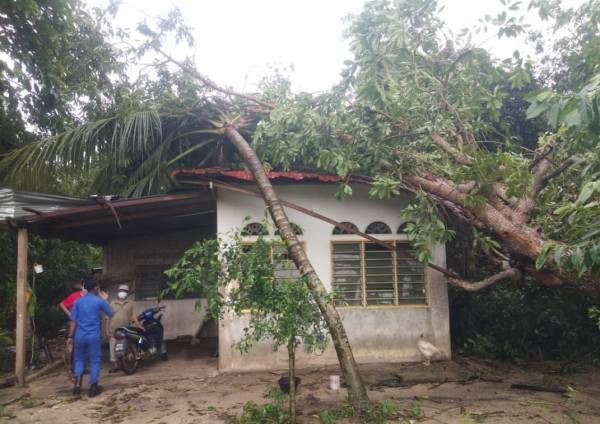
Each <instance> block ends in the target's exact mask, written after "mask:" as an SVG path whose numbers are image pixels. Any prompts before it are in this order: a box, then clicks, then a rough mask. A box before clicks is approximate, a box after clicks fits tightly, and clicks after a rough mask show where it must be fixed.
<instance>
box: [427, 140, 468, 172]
mask: <svg viewBox="0 0 600 424" xmlns="http://www.w3.org/2000/svg"><path fill="white" fill-rule="evenodd" d="M431 139H432V140H433V142H434V143H435V144H437V145H438V146H440V147H441V148H442V150H443V151H445V152H446V153H448V154H449V155H450V156H452V157H453V158H454V160H455V161H456V162H458V163H460V164H461V165H472V164H473V158H472V157H470V156H469V155H466V154H464V153H462V152H461V151H460V150H458V149H457V148H456V147H454V146H453V145H451V144H450V143H448V141H447V140H446V139H445V138H444V137H442V136H440V135H439V134H437V133H431Z"/></svg>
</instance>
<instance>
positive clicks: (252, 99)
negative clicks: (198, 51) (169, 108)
mask: <svg viewBox="0 0 600 424" xmlns="http://www.w3.org/2000/svg"><path fill="white" fill-rule="evenodd" d="M157 51H158V52H159V53H160V54H162V55H163V56H164V57H165V58H167V60H168V61H169V62H172V63H174V64H175V65H177V66H179V68H181V69H182V70H183V71H185V72H187V73H188V74H190V75H191V76H193V77H194V78H196V79H197V80H199V81H200V82H202V83H203V84H204V85H206V86H207V87H210V88H212V89H213V90H215V91H219V92H221V93H223V94H227V95H229V96H234V97H239V98H240V99H244V100H248V101H249V102H253V103H256V104H258V105H260V106H262V107H264V108H267V109H268V110H272V109H273V108H274V107H275V105H273V104H272V103H268V102H265V101H263V100H260V99H258V98H256V97H254V96H250V95H248V94H244V93H238V92H237V91H234V90H231V89H228V88H224V87H221V86H220V85H218V84H217V83H215V82H213V81H212V80H211V79H210V78H208V77H207V76H205V75H202V74H201V73H200V72H198V71H197V70H196V69H194V68H192V67H190V66H188V65H186V64H185V63H183V62H181V61H179V60H177V59H175V58H174V57H173V56H171V55H170V54H168V53H166V52H165V51H164V50H162V49H160V48H157Z"/></svg>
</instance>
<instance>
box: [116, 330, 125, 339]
mask: <svg viewBox="0 0 600 424" xmlns="http://www.w3.org/2000/svg"><path fill="white" fill-rule="evenodd" d="M124 338H125V333H124V332H122V331H115V339H117V340H123V339H124Z"/></svg>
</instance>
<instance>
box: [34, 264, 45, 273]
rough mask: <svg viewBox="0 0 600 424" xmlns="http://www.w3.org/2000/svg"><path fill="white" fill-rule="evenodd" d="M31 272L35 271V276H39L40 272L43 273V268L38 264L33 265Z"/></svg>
mask: <svg viewBox="0 0 600 424" xmlns="http://www.w3.org/2000/svg"><path fill="white" fill-rule="evenodd" d="M33 270H34V271H35V273H36V274H41V273H42V272H44V267H43V266H42V265H40V264H34V265H33Z"/></svg>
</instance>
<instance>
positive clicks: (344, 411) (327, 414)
mask: <svg viewBox="0 0 600 424" xmlns="http://www.w3.org/2000/svg"><path fill="white" fill-rule="evenodd" d="M398 412H399V411H398V408H397V407H396V405H394V404H393V403H392V402H390V401H389V400H382V401H380V402H378V403H377V404H375V405H372V406H369V407H368V408H366V410H365V412H364V416H363V417H362V421H363V422H365V423H368V424H384V423H386V422H388V421H389V420H391V419H394V418H397V417H398ZM358 417H359V413H358V411H356V410H355V409H354V408H353V407H352V406H351V405H349V404H348V403H346V402H344V403H342V404H341V405H340V406H339V407H337V408H335V409H327V410H324V411H321V413H319V420H320V421H321V423H322V424H335V423H337V422H338V421H339V420H344V419H350V418H358Z"/></svg>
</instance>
